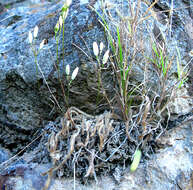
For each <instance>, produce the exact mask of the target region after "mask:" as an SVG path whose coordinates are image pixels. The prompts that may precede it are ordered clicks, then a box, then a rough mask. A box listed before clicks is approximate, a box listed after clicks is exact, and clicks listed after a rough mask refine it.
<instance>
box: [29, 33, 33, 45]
mask: <svg viewBox="0 0 193 190" xmlns="http://www.w3.org/2000/svg"><path fill="white" fill-rule="evenodd" d="M32 41H33V36H32V33H31V31H29V43H30V44H32Z"/></svg>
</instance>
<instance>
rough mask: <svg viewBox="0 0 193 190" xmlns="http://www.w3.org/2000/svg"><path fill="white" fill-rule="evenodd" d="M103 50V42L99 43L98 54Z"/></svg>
mask: <svg viewBox="0 0 193 190" xmlns="http://www.w3.org/2000/svg"><path fill="white" fill-rule="evenodd" d="M103 48H104V44H103V42H101V43H100V53H101V52H102V51H103Z"/></svg>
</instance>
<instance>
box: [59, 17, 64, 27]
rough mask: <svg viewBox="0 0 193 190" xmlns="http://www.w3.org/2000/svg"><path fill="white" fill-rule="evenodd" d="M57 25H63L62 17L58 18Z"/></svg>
mask: <svg viewBox="0 0 193 190" xmlns="http://www.w3.org/2000/svg"><path fill="white" fill-rule="evenodd" d="M59 24H60V27H62V24H63V19H62V16H60V17H59Z"/></svg>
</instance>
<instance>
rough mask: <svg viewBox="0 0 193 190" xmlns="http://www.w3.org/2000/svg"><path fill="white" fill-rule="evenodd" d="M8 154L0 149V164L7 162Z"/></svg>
mask: <svg viewBox="0 0 193 190" xmlns="http://www.w3.org/2000/svg"><path fill="white" fill-rule="evenodd" d="M9 157H10V153H9V152H8V151H7V150H6V149H2V148H0V164H1V163H3V162H5V161H6V160H8V159H9Z"/></svg>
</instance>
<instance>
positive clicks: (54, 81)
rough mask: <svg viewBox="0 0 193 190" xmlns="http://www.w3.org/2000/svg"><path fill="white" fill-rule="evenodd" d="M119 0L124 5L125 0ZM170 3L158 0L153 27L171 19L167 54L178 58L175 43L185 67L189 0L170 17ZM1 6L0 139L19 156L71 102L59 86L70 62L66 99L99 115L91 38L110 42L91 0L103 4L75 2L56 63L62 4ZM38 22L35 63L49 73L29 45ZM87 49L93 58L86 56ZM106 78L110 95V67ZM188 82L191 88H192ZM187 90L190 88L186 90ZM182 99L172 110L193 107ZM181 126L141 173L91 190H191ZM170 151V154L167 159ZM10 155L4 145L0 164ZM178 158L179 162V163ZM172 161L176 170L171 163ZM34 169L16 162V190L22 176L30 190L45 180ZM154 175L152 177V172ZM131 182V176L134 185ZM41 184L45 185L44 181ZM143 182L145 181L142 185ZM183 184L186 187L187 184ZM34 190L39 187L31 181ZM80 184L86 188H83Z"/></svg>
mask: <svg viewBox="0 0 193 190" xmlns="http://www.w3.org/2000/svg"><path fill="white" fill-rule="evenodd" d="M10 2H11V3H12V2H17V1H16V0H15V1H10ZM110 2H111V1H110ZM116 2H117V3H120V1H116ZM169 2H170V1H167V0H166V1H159V2H158V3H157V4H156V6H155V11H157V17H158V20H156V19H154V18H151V22H152V25H151V29H152V31H153V29H154V26H155V25H156V27H158V29H159V30H160V31H161V32H162V33H163V34H164V33H165V31H166V23H167V22H169V21H171V18H172V33H170V34H168V35H169V36H170V38H169V39H168V40H167V43H168V44H167V46H168V49H169V51H170V54H171V55H176V45H177V46H178V47H179V50H180V52H181V57H182V64H183V66H185V65H186V64H187V63H189V65H192V64H193V62H192V61H193V59H191V57H190V56H189V52H190V51H191V50H192V49H193V35H192V29H193V27H192V24H191V23H193V22H192V20H193V16H192V12H193V11H192V1H191V0H187V1H185V0H184V1H183V0H179V1H177V2H175V3H174V5H173V6H174V9H175V10H174V12H173V15H172V17H170V16H169V15H168V13H167V11H165V10H168V9H171V4H170V3H169ZM1 4H2V5H5V1H0V144H2V146H3V147H5V148H7V149H10V150H11V152H12V153H17V152H18V151H19V150H21V149H22V148H23V147H24V146H25V145H27V143H29V142H31V139H32V137H33V135H34V133H35V132H36V131H37V130H40V129H41V128H42V127H44V126H45V123H46V122H47V121H50V120H52V121H54V120H55V119H56V118H57V117H58V116H60V115H62V114H63V112H64V111H65V109H66V108H67V102H66V99H65V98H64V94H63V90H62V87H61V84H62V86H63V88H64V91H65V92H67V81H66V76H65V72H64V71H65V66H66V64H69V65H70V66H71V71H72V70H73V69H74V68H75V67H76V66H78V67H80V70H79V73H78V76H77V78H76V79H75V81H73V85H72V87H71V88H70V92H69V100H68V104H69V105H74V106H76V107H78V108H80V109H81V110H84V111H86V112H91V113H95V111H96V110H97V109H96V108H97V104H98V103H97V101H96V100H97V90H96V89H97V88H98V82H97V74H96V67H95V65H96V60H95V59H94V56H93V53H92V43H93V42H94V41H97V42H98V44H99V42H101V41H102V42H105V35H104V29H103V27H102V26H101V25H100V24H99V22H98V21H97V19H98V16H97V14H96V13H95V12H93V11H92V10H91V8H90V7H89V5H92V6H94V7H95V8H96V9H99V4H100V1H91V0H90V1H84V0H74V1H73V3H72V5H71V7H70V10H69V14H68V17H67V19H66V21H65V30H64V37H65V38H64V60H63V48H62V36H61V37H60V43H59V45H58V48H59V50H58V60H59V62H57V49H56V47H57V45H56V40H55V37H54V27H55V25H56V22H57V20H58V17H59V15H60V9H61V7H62V6H63V1H57V2H55V3H48V2H44V3H40V4H37V5H36V6H27V7H25V6H23V7H16V8H14V9H10V10H5V9H4V7H3V6H2V5H1ZM144 7H145V8H147V5H145V4H144ZM182 7H187V8H182ZM160 11H161V12H160ZM154 24H155V25H154ZM36 25H37V26H38V27H39V33H38V36H37V39H36V41H35V42H34V45H35V47H36V48H39V44H40V43H41V41H42V40H43V39H46V43H45V45H44V48H43V50H41V51H40V53H39V54H38V56H37V61H38V64H39V65H40V67H41V70H42V73H43V74H44V77H45V78H44V77H43V76H42V74H41V73H40V71H38V70H37V67H36V64H35V58H34V54H33V51H32V49H31V46H30V44H29V42H28V32H29V31H33V29H34V27H35V26H36ZM145 28H146V27H145V25H144V26H143V29H144V31H143V30H142V31H141V33H142V37H143V38H144V39H146V38H145V36H146V33H147V31H146V30H145ZM154 31H155V30H154ZM146 42H147V44H146ZM143 45H144V47H146V48H147V49H146V51H149V49H148V48H149V47H148V41H146V40H145V42H144V44H143ZM106 48H107V47H106ZM80 49H82V50H80ZM83 52H85V53H86V54H87V55H89V57H87V56H86V55H85V54H84V53H83ZM57 63H58V67H59V73H60V80H58V70H57V69H56V65H57ZM191 68H193V66H191ZM136 71H138V72H135V73H134V79H135V80H136V81H140V82H141V80H142V79H141V76H142V74H143V73H140V69H139V68H136ZM175 72H176V67H174V73H173V74H176V73H175ZM44 79H46V81H47V83H48V84H49V87H50V90H51V91H52V93H53V95H54V96H55V97H56V99H57V101H58V103H59V105H60V107H61V108H62V111H61V110H60V109H59V108H58V106H57V104H56V102H55V101H54V99H53V96H52V95H51V93H50V92H49V90H48V89H47V86H46V84H45V80H44ZM103 79H104V86H105V88H106V89H107V91H108V93H109V94H112V91H113V87H114V86H113V85H114V84H113V77H112V76H111V74H110V73H108V72H107V73H103ZM191 81H192V76H191V77H190V82H189V85H190V87H191V86H192V85H193V83H192V82H191ZM154 82H156V81H154ZM185 87H186V88H187V86H185ZM192 88H193V86H192ZM190 89H191V88H190ZM188 90H189V89H188ZM184 91H185V92H186V89H185V90H184ZM183 93H184V92H183ZM183 93H181V94H180V95H179V97H180V96H181V95H182V94H183ZM183 95H184V94H183ZM186 95H187V94H185V96H186ZM180 101H181V99H180V98H179V101H178V100H177V103H176V104H175V106H174V108H173V110H174V111H173V113H174V114H185V113H187V112H190V111H191V106H190V105H191V103H190V101H188V100H184V101H183V103H182V104H181V103H179V102H180ZM104 109H105V106H104V107H102V108H101V109H98V110H97V112H100V111H103V110H104ZM190 127H192V126H190ZM179 131H181V133H180V132H179ZM179 131H178V129H176V130H174V131H172V134H174V136H175V135H177V136H178V135H179V136H180V134H182V136H183V134H184V137H182V136H180V137H176V136H175V137H167V139H170V140H171V139H173V140H174V142H171V143H172V144H169V147H168V146H167V147H166V148H165V149H164V150H163V151H162V152H160V153H158V154H156V155H155V157H154V158H152V160H150V161H146V162H144V165H143V164H142V165H141V166H140V168H139V169H138V170H137V172H136V173H134V174H129V175H124V179H123V181H122V182H123V183H121V184H120V186H117V185H115V184H114V183H113V182H112V181H111V180H110V179H107V181H110V183H111V182H112V183H111V185H109V186H108V187H104V186H105V185H104V184H102V183H103V182H101V184H100V185H101V186H100V185H99V186H100V187H99V186H98V187H97V186H95V185H93V187H90V189H94V188H96V189H97V188H99V189H116V188H117V189H128V188H132V184H133V189H158V190H159V189H160V190H161V189H172V188H177V187H178V188H179V187H180V188H181V189H186V188H187V190H189V189H191V188H192V187H191V185H192V184H191V183H192V182H191V180H192V179H191V175H190V174H191V172H192V171H191V168H193V166H192V163H193V162H192V161H193V160H192V152H191V151H190V150H189V149H188V150H186V148H185V147H186V146H187V144H190V143H191V141H190V138H192V137H190V134H191V128H188V127H187V129H183V130H182V129H180V130H179ZM183 139H184V140H183ZM173 143H174V144H173ZM170 146H171V147H170ZM190 146H191V145H190ZM168 155H170V156H171V157H168ZM7 158H8V156H7V155H6V154H5V153H4V151H1V150H0V161H1V162H4V161H5V159H7ZM170 158H171V159H170ZM171 160H173V162H171ZM175 160H178V162H177V161H175ZM184 160H185V162H184ZM156 163H157V164H156ZM167 163H169V164H167ZM184 163H185V164H184ZM166 164H167V165H166ZM168 166H171V167H170V168H168ZM26 167H27V168H26ZM30 167H31V169H34V171H36V167H35V166H29V165H27V166H26V165H25V164H24V165H22V166H21V165H20V166H19V168H20V169H19V171H22V172H19V173H17V172H16V174H17V175H16V176H20V177H21V178H19V179H18V181H17V183H15V184H16V187H15V188H14V189H15V190H17V189H19V188H20V187H21V184H22V185H24V181H23V178H22V177H23V176H24V178H25V177H26V176H30V177H26V178H25V179H26V180H27V181H28V182H29V184H28V185H29V187H27V184H26V188H24V187H23V189H27V188H28V189H32V186H33V184H34V183H37V182H32V181H30V180H31V179H33V177H31V176H33V175H34V176H35V177H34V179H36V178H37V179H40V180H43V182H44V180H45V179H43V178H39V177H37V176H39V175H40V170H41V169H39V171H38V167H37V171H36V172H34V174H33V173H29V171H30V172H31V169H30ZM42 167H43V166H42ZM165 168H166V171H165ZM178 171H179V172H178ZM14 172H15V171H13V173H14ZM20 174H21V175H20ZM154 174H155V176H153V175H154ZM14 175H15V174H14ZM14 175H13V176H14ZM0 177H1V176H0ZM155 179H156V180H155ZM12 180H13V182H14V180H15V179H14V178H13V179H12ZM2 181H5V178H3V179H2ZM128 181H130V182H129V186H128ZM43 182H41V183H42V184H43ZM139 182H141V184H139ZM163 182H164V183H163ZM11 183H12V182H11V181H10V184H11ZM25 183H26V181H25ZM57 183H58V186H57ZM66 183H67V184H70V183H69V182H65V184H62V182H61V181H59V182H57V180H55V182H54V184H53V189H54V188H55V189H59V187H62V188H63V189H65V185H66ZM144 183H145V185H143V184H144ZM186 183H188V185H187V186H186V187H184V186H185V184H186ZM17 185H18V186H17ZM54 185H56V186H54ZM70 185H72V184H70ZM138 185H139V186H138ZM167 185H168V186H167ZM189 186H190V188H189ZM0 187H2V188H3V186H1V179H0ZM139 187H140V188H139ZM33 188H36V187H34V186H33ZM80 188H82V187H81V185H80ZM0 189H1V188H0ZM20 189H21V188H20ZM85 189H87V188H85ZM88 189H89V187H88Z"/></svg>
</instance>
